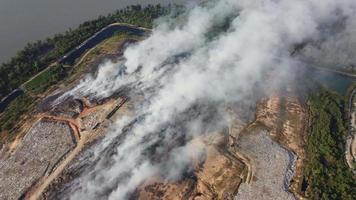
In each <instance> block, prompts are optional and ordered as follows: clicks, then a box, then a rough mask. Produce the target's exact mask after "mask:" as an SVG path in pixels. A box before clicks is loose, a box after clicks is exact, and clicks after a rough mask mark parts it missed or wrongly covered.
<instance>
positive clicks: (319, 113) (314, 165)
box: [304, 90, 356, 200]
mask: <svg viewBox="0 0 356 200" xmlns="http://www.w3.org/2000/svg"><path fill="white" fill-rule="evenodd" d="M344 107H345V101H344V99H343V98H342V97H341V96H339V95H337V94H335V93H331V92H329V91H326V90H321V91H320V92H318V93H316V94H313V95H311V97H310V98H309V108H310V114H311V127H310V131H309V135H308V141H307V147H306V151H307V159H308V160H307V163H306V166H305V172H304V173H305V178H306V182H307V184H308V187H307V191H306V195H307V196H308V197H309V198H310V199H317V200H319V199H320V200H331V199H335V200H336V199H343V200H353V199H356V190H355V188H356V177H355V175H354V174H353V173H352V172H351V170H350V169H349V168H348V166H347V164H346V161H345V139H346V136H347V129H346V127H347V126H346V119H345V118H344V115H343V112H344Z"/></svg>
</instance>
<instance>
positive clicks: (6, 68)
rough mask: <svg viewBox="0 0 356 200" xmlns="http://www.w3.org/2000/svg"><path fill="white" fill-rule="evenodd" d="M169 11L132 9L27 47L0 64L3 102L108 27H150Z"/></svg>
mask: <svg viewBox="0 0 356 200" xmlns="http://www.w3.org/2000/svg"><path fill="white" fill-rule="evenodd" d="M168 11H169V8H164V7H161V6H159V5H157V6H152V5H151V6H147V7H145V8H142V7H141V6H130V7H127V8H126V9H122V10H118V11H116V12H115V13H113V14H109V15H107V16H100V17H99V18H98V19H96V20H92V21H87V22H84V23H83V24H81V25H80V26H79V27H78V28H76V29H70V30H68V31H66V32H65V33H64V34H56V35H54V36H53V37H51V38H47V39H46V40H43V41H37V42H35V43H29V44H27V45H26V47H25V48H24V49H22V50H21V51H19V52H18V53H17V55H16V56H15V57H13V58H12V59H11V60H10V61H9V62H7V63H3V64H1V65H0V99H1V98H3V97H5V96H6V95H7V94H9V93H11V91H13V90H15V89H16V88H18V87H19V86H20V85H21V84H23V83H24V82H26V81H27V80H29V79H30V78H31V77H32V76H34V75H35V74H37V73H39V72H40V71H41V70H43V69H45V68H46V67H47V66H49V65H51V64H52V63H54V62H56V61H57V60H58V59H60V58H61V57H62V56H63V55H64V54H65V53H67V52H69V51H70V50H72V49H73V48H75V47H76V46H78V45H79V44H81V43H82V42H84V41H85V40H86V39H88V38H89V37H91V36H92V35H93V34H95V33H96V32H98V31H99V30H101V29H102V28H104V27H106V26H108V25H109V24H112V23H116V22H119V23H129V24H132V25H136V26H141V27H147V28H150V27H152V23H153V20H154V19H155V18H157V17H159V16H162V15H164V14H166V13H168Z"/></svg>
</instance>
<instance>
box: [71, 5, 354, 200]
mask: <svg viewBox="0 0 356 200" xmlns="http://www.w3.org/2000/svg"><path fill="white" fill-rule="evenodd" d="M355 5H356V1H354V0H323V1H320V0H299V1H296V0H220V1H208V2H204V4H202V5H197V6H195V7H194V8H191V9H189V10H188V11H187V12H186V13H184V14H182V15H181V16H180V17H178V18H176V19H166V20H164V19H161V20H160V23H159V24H158V25H157V27H156V28H155V29H154V30H153V31H152V34H151V35H150V37H148V38H147V39H145V40H144V41H142V42H139V43H138V44H136V45H132V46H130V47H129V48H128V49H127V50H126V51H125V53H124V58H125V60H124V61H120V62H118V63H112V62H106V63H104V64H102V66H100V69H99V72H98V74H97V75H96V76H95V77H87V78H86V79H85V80H83V82H82V83H81V84H79V85H78V86H77V87H76V88H75V89H74V90H73V91H71V94H74V95H86V96H87V95H89V96H93V97H108V96H110V95H112V94H113V93H115V92H117V91H118V90H121V89H122V88H130V91H131V93H132V94H136V95H140V96H142V97H143V101H142V102H141V103H138V105H136V113H135V116H134V117H132V118H130V119H127V118H125V121H120V122H117V123H115V124H114V126H113V128H112V129H111V131H110V133H108V136H107V138H106V139H105V142H103V144H102V145H101V147H100V149H98V158H99V157H100V159H99V162H98V163H97V165H96V166H95V168H94V169H92V170H91V171H90V172H88V173H87V175H85V176H84V177H80V178H79V179H78V180H77V182H78V184H77V185H73V186H72V190H73V194H72V197H71V198H72V199H100V198H108V199H116V200H117V199H127V198H128V195H129V194H130V193H131V192H133V191H134V190H135V188H136V187H137V186H138V185H139V184H141V183H142V182H143V181H144V180H145V179H147V178H149V177H152V176H156V175H159V176H163V177H164V178H166V179H169V180H175V179H179V178H180V176H181V175H182V173H184V172H186V171H189V169H190V163H191V161H192V160H193V159H197V158H199V157H201V156H203V154H204V153H203V152H204V151H203V148H204V147H203V145H202V144H200V145H197V144H195V140H194V138H196V137H198V136H199V134H204V133H208V132H212V131H214V130H215V129H219V128H222V127H223V123H224V120H225V119H224V112H223V110H222V109H221V107H222V106H219V105H224V104H225V103H229V102H237V101H244V100H246V99H248V98H250V96H251V95H253V94H252V93H253V91H256V88H259V90H264V91H266V92H269V91H271V90H272V89H275V86H278V85H280V84H281V83H283V81H284V79H285V78H284V77H285V75H286V74H288V72H289V69H290V68H293V67H298V66H297V65H296V64H295V63H299V62H296V60H295V58H293V57H292V56H291V49H293V48H294V47H295V46H296V45H297V44H301V43H304V42H306V41H310V40H315V39H318V38H320V37H321V36H324V35H323V34H324V32H323V30H324V29H323V28H322V27H323V25H324V24H326V23H328V22H330V21H334V22H337V21H338V20H341V19H342V20H346V21H347V22H348V21H350V20H352V18H350V16H354V12H355V9H354V8H355ZM346 24H349V22H348V23H346ZM345 30H348V29H347V28H346V29H345ZM346 33H347V31H346V32H345V34H346ZM326 40H327V37H326V39H325V41H326ZM341 41H342V40H340V42H341ZM325 45H327V43H325ZM310 51H314V50H310ZM318 56H319V55H318ZM271 74H273V78H270V76H271ZM266 77H269V78H268V79H266ZM271 88H272V89H271ZM208 124H209V125H208ZM109 150H110V151H111V152H112V151H113V152H114V153H107V151H109Z"/></svg>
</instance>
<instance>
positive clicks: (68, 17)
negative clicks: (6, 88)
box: [0, 0, 191, 63]
mask: <svg viewBox="0 0 356 200" xmlns="http://www.w3.org/2000/svg"><path fill="white" fill-rule="evenodd" d="M187 2H191V1H189V0H0V63H2V62H5V61H8V60H9V59H10V58H11V57H12V56H14V55H15V54H16V52H17V51H18V50H20V49H21V48H22V47H24V46H25V45H26V44H27V43H28V42H34V41H36V40H41V39H45V38H46V37H49V36H52V35H54V34H56V33H62V32H65V31H66V30H68V29H69V28H75V27H76V26H78V25H79V24H81V23H82V22H84V21H87V20H91V19H95V18H97V17H98V16H99V15H106V14H108V13H110V12H114V11H115V10H117V9H121V8H125V7H126V6H128V5H133V4H141V5H148V4H158V3H160V4H162V5H167V4H169V3H177V4H184V3H187Z"/></svg>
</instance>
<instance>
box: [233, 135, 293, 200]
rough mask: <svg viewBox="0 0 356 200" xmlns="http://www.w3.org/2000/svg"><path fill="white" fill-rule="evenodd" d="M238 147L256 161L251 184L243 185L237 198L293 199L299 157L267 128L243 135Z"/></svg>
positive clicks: (253, 161)
mask: <svg viewBox="0 0 356 200" xmlns="http://www.w3.org/2000/svg"><path fill="white" fill-rule="evenodd" d="M238 148H239V150H240V151H241V152H243V153H244V154H245V155H247V156H248V157H249V158H250V159H251V160H252V164H253V172H254V177H253V179H252V181H251V183H250V184H246V183H243V184H241V186H240V188H239V191H238V194H237V196H236V197H235V199H236V200H240V199H241V200H290V199H295V197H294V196H293V195H292V194H291V193H290V192H288V191H287V189H288V185H289V182H290V180H291V178H292V176H293V171H292V169H293V163H294V161H295V156H294V155H293V154H292V153H291V152H289V151H288V150H286V149H284V148H283V147H281V146H280V145H279V144H278V143H276V142H274V141H273V140H272V139H271V138H270V137H269V136H268V135H267V134H266V132H265V131H259V132H256V133H252V134H249V135H244V136H241V138H240V139H239V142H238Z"/></svg>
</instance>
